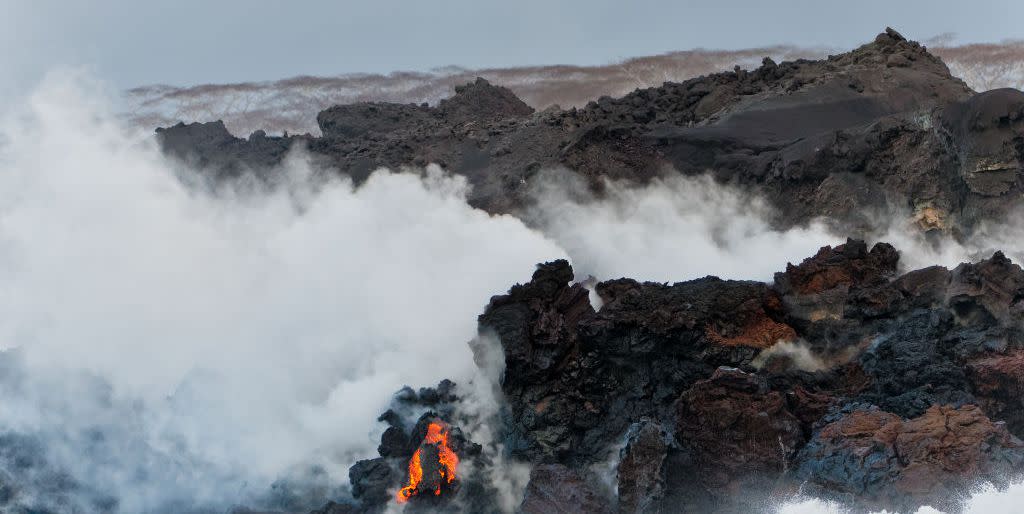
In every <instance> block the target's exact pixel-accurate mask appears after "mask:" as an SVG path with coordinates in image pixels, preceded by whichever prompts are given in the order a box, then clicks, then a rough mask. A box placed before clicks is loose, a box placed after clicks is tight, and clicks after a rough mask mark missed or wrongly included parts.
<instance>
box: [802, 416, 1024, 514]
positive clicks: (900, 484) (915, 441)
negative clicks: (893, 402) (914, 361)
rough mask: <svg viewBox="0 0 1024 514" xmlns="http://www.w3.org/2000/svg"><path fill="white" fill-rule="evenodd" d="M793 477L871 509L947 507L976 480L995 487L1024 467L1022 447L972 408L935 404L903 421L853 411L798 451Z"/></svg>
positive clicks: (824, 428)
mask: <svg viewBox="0 0 1024 514" xmlns="http://www.w3.org/2000/svg"><path fill="white" fill-rule="evenodd" d="M802 460H803V462H804V464H803V465H802V467H801V468H800V470H799V472H798V474H800V475H801V476H803V477H804V478H806V479H807V480H808V481H809V482H810V483H811V484H814V485H816V486H821V487H822V488H823V490H826V491H829V492H830V493H831V494H836V493H839V494H842V493H850V494H852V495H853V496H852V497H853V498H855V499H856V502H858V503H860V504H863V505H867V506H870V507H884V508H893V507H897V508H913V507H914V506H916V505H920V504H921V503H928V502H933V501H935V500H936V499H939V501H942V502H943V503H945V505H942V506H944V507H949V506H954V505H955V501H956V498H957V494H959V493H963V492H965V491H966V490H967V489H968V488H969V487H970V486H972V485H973V484H974V482H975V481H980V480H991V481H995V482H1001V481H1003V480H1006V479H1007V478H1008V477H1012V476H1013V475H1014V474H1015V473H1016V472H1017V471H1018V470H1019V469H1020V466H1021V464H1022V463H1024V443H1022V442H1021V441H1020V440H1019V439H1017V438H1016V437H1014V436H1012V435H1011V434H1010V433H1009V432H1008V431H1007V430H1006V428H1005V427H1004V426H1003V425H1002V424H999V423H995V422H993V421H992V420H990V419H989V418H988V417H987V416H985V414H984V412H982V410H981V409H980V408H978V407H976V406H973V405H968V406H964V407H960V408H954V407H950V406H939V405H935V406H932V407H931V408H929V409H928V410H927V411H926V412H925V413H924V414H923V415H921V416H919V417H916V418H913V419H909V420H904V419H902V418H900V417H899V416H896V415H894V414H890V413H887V412H883V411H880V410H877V409H866V410H855V411H853V412H850V413H847V414H844V415H842V416H839V417H838V419H835V420H833V421H831V422H830V423H828V424H826V425H825V426H824V427H822V428H821V430H819V431H818V433H817V434H816V435H815V437H814V439H813V440H812V441H811V442H810V443H809V444H808V446H807V447H806V448H805V449H804V450H803V451H802Z"/></svg>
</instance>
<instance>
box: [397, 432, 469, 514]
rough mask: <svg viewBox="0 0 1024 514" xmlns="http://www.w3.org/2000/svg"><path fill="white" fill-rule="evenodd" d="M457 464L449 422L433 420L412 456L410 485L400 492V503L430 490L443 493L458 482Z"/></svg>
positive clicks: (457, 458) (434, 492) (398, 497)
mask: <svg viewBox="0 0 1024 514" xmlns="http://www.w3.org/2000/svg"><path fill="white" fill-rule="evenodd" d="M458 467H459V457H458V455H455V451H454V450H452V449H451V447H450V446H448V425H447V424H445V423H444V422H442V421H432V422H431V423H430V425H428V426H427V435H426V437H424V438H423V442H422V443H420V447H419V448H417V449H416V452H415V453H413V454H412V458H411V459H409V485H407V486H405V487H403V488H402V489H400V490H399V491H398V495H397V499H398V503H405V502H407V501H409V498H412V497H413V496H416V495H418V494H423V493H427V492H430V493H433V494H434V495H435V496H440V495H441V492H442V490H446V489H448V487H449V485H450V484H452V483H454V482H455V472H456V469H457V468H458Z"/></svg>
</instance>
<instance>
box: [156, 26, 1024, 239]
mask: <svg viewBox="0 0 1024 514" xmlns="http://www.w3.org/2000/svg"><path fill="white" fill-rule="evenodd" d="M1022 99H1024V93H1020V92H1019V91H1014V90H998V91H989V92H985V93H979V94H974V93H973V92H972V91H970V90H969V89H968V88H967V86H966V85H964V83H963V82H962V81H961V80H959V79H957V78H955V77H953V76H951V75H950V73H949V70H948V69H947V67H946V66H945V64H943V63H942V61H941V60H940V59H938V58H936V57H935V56H933V55H931V54H930V53H928V51H927V50H926V49H925V48H924V47H922V46H920V45H918V44H917V43H915V42H912V41H907V40H906V39H905V38H903V37H902V36H901V35H899V34H898V33H897V32H895V31H893V30H891V29H888V30H886V31H885V32H884V33H882V34H880V35H879V36H878V37H877V38H875V40H874V41H872V42H871V43H868V44H866V45H863V46H861V47H860V48H857V49H855V50H852V51H850V52H848V53H845V54H841V55H836V56H831V57H829V58H828V59H824V60H819V61H811V60H798V61H794V62H782V63H775V62H772V61H771V60H770V59H765V61H764V63H763V64H762V66H761V67H760V68H758V69H756V70H750V71H747V70H741V69H736V70H734V71H731V72H724V73H718V74H714V75H708V76H703V77H698V78H694V79H691V80H688V81H686V82H682V83H666V84H664V85H662V86H660V87H655V88H648V89H643V90H637V91H635V92H633V93H630V94H628V95H626V96H624V97H622V98H617V99H613V98H608V97H605V98H601V99H598V100H596V101H594V102H591V103H590V104H589V105H587V106H586V107H584V108H582V109H571V110H565V111H560V110H557V109H550V110H546V111H544V112H533V109H532V108H530V107H529V106H527V105H526V104H525V103H523V102H522V101H520V100H519V99H517V98H516V97H515V96H514V95H513V94H512V93H511V92H510V91H509V90H507V89H505V88H502V87H499V86H494V85H491V84H489V83H487V82H486V81H484V80H482V79H478V80H477V81H476V82H474V83H471V84H468V85H466V86H463V87H459V88H456V91H455V94H454V95H453V96H452V97H451V98H449V99H447V100H445V101H442V102H441V103H440V104H439V105H437V106H426V105H398V104H384V103H362V104H354V105H344V106H336V107H332V108H330V109H327V110H325V111H323V112H321V113H320V115H319V116H318V117H317V121H318V123H319V126H320V129H321V133H322V135H321V136H320V137H313V136H309V135H303V136H291V137H269V136H266V135H264V134H262V133H259V132H258V133H255V134H253V135H252V136H250V137H249V138H248V139H238V138H235V137H233V136H231V135H230V134H228V133H227V131H226V130H225V129H224V127H223V124H220V123H217V122H214V123H208V124H192V125H177V126H174V127H170V128H167V129H161V130H159V131H158V132H159V138H160V140H161V142H162V144H163V146H164V148H165V149H166V150H167V151H168V152H169V153H171V154H174V155H178V156H181V157H183V158H186V159H189V160H191V161H193V162H194V163H195V164H197V165H200V166H206V167H208V168H209V169H211V170H212V172H211V173H212V175H214V176H216V177H218V178H224V177H229V176H234V175H237V174H239V173H242V172H243V171H244V170H246V169H249V170H253V171H254V172H255V173H256V174H257V175H259V176H263V177H265V178H268V179H272V178H273V174H272V173H271V172H270V169H271V167H273V166H274V165H276V164H278V163H280V162H281V160H282V159H283V157H284V155H285V154H286V153H287V150H288V149H289V148H291V147H292V146H295V145H301V146H304V147H306V148H307V149H308V150H309V153H310V155H312V156H313V158H314V160H315V161H317V162H319V163H321V164H322V165H324V166H325V167H329V168H331V169H337V170H339V171H340V172H341V173H344V174H347V175H350V176H352V177H353V178H354V179H355V180H356V181H361V180H363V179H364V178H365V177H366V176H367V175H368V174H369V173H370V172H371V171H373V170H374V169H376V168H378V167H382V166H383V167H389V168H395V169H397V168H402V167H405V166H424V165H426V164H428V163H438V164H440V165H441V166H442V167H443V168H445V169H447V170H449V171H451V172H453V173H458V174H461V175H464V176H466V178H467V179H468V180H469V182H470V183H471V184H472V186H473V188H472V192H471V194H470V198H469V200H470V202H471V203H472V204H473V205H474V206H477V207H481V208H484V209H486V210H488V211H489V212H503V213H504V212H510V213H519V212H522V210H523V209H526V208H528V206H529V204H530V195H531V191H532V190H533V189H532V184H533V181H534V180H535V177H536V176H537V174H538V171H540V170H542V169H546V168H556V167H557V168H567V169H569V170H571V171H572V172H574V173H576V174H578V175H579V176H581V177H583V179H584V181H585V182H586V183H588V184H589V185H590V186H591V187H592V188H594V189H595V190H596V191H600V190H601V187H602V184H603V181H604V180H605V179H613V180H618V179H622V180H630V181H636V182H644V181H646V180H649V179H650V178H652V177H654V176H657V175H659V174H661V173H665V172H666V171H665V170H666V169H674V170H676V171H678V172H682V173H685V174H703V173H711V174H712V175H713V176H715V177H716V178H717V179H718V180H720V181H723V182H728V183H731V184H735V185H738V186H741V187H745V188H749V189H752V190H755V191H756V192H757V194H759V195H761V196H763V197H765V198H767V199H768V200H769V201H770V202H771V203H772V204H773V205H774V206H775V207H776V208H777V216H776V219H773V220H772V221H773V222H774V223H776V224H777V225H780V226H786V225H792V224H800V223H804V222H806V221H807V220H809V219H811V218H815V217H819V216H824V217H826V218H827V219H830V220H832V221H833V222H835V223H837V224H838V225H839V226H840V227H842V228H844V229H849V230H853V231H858V232H862V231H869V230H871V229H873V228H877V227H875V221H876V219H877V217H878V215H879V213H882V214H885V215H891V213H893V212H897V214H898V215H899V216H904V217H908V218H909V220H912V221H914V222H916V223H917V224H918V225H919V226H920V227H921V229H922V230H926V231H934V232H936V233H942V234H953V235H960V234H963V233H968V232H970V230H972V229H973V227H975V226H976V225H977V224H978V223H980V222H982V221H984V220H992V219H1000V216H1005V215H1006V213H1008V212H1010V211H1011V210H1012V209H1014V208H1015V207H1016V206H1018V205H1019V204H1020V202H1021V198H1022V194H1021V193H1022V191H1024V189H1022V176H1021V171H1020V162H1021V159H1022V155H1024V142H1022V141H1024V139H1022V136H1021V134H1022V133H1024V117H1022V115H1021V112H1022V111H1021V107H1022V105H1024V103H1022Z"/></svg>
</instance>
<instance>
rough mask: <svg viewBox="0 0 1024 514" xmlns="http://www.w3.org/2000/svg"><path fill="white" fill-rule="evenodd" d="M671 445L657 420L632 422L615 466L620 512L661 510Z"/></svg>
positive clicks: (667, 434) (667, 435) (669, 437)
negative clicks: (616, 467)
mask: <svg viewBox="0 0 1024 514" xmlns="http://www.w3.org/2000/svg"><path fill="white" fill-rule="evenodd" d="M671 446H672V441H671V436H669V433H668V432H667V431H665V429H664V428H662V427H661V425H659V424H658V423H656V422H654V421H652V420H649V419H644V420H641V421H640V423H639V424H637V425H634V427H633V428H632V429H631V433H630V436H629V437H628V439H627V442H626V445H625V447H623V448H622V454H621V455H620V459H619V466H618V469H617V480H618V494H619V512H620V513H631V514H632V513H637V514H639V513H653V512H659V511H660V508H661V506H662V505H661V501H662V499H663V498H664V496H665V476H666V474H667V473H668V471H669V470H668V469H667V467H668V460H667V458H668V453H669V449H670V448H671ZM673 471H675V472H678V470H673Z"/></svg>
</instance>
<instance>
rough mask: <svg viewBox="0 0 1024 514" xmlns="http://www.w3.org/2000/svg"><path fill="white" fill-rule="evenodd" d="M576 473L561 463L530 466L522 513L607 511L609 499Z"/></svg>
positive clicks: (590, 513)
mask: <svg viewBox="0 0 1024 514" xmlns="http://www.w3.org/2000/svg"><path fill="white" fill-rule="evenodd" d="M595 482H596V480H595V479H594V478H592V477H591V478H590V479H589V480H588V479H587V478H585V477H583V476H581V474H580V473H578V472H576V471H574V470H572V469H569V468H567V467H565V466H563V465H561V464H541V465H539V466H537V467H535V468H533V472H531V473H530V482H529V484H528V485H527V486H526V494H525V495H524V497H523V504H522V505H520V506H519V512H521V513H522V514H611V512H613V510H612V509H611V508H609V502H608V501H607V499H606V498H605V497H604V496H603V495H602V494H601V493H600V492H599V491H598V489H597V487H596V486H595V485H594V484H595Z"/></svg>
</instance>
